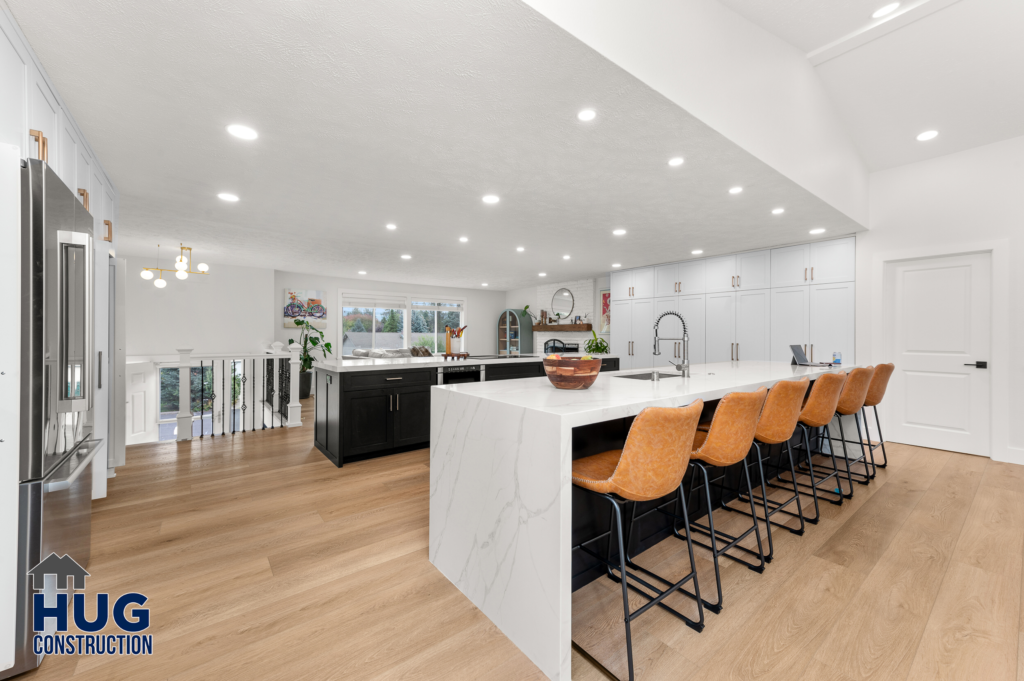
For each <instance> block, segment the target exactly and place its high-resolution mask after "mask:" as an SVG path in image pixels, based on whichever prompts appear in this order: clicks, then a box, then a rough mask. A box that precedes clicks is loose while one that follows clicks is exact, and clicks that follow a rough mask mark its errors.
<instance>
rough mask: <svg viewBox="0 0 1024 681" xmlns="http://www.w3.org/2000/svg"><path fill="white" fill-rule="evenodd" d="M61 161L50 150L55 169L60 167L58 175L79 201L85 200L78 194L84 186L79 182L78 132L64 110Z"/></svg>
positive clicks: (62, 116) (62, 115)
mask: <svg viewBox="0 0 1024 681" xmlns="http://www.w3.org/2000/svg"><path fill="white" fill-rule="evenodd" d="M58 148H59V149H60V162H59V163H57V162H56V160H55V159H54V156H53V151H52V150H51V152H50V161H51V163H52V164H53V168H54V170H57V169H58V168H59V169H60V170H59V171H58V172H57V175H59V176H60V179H62V180H64V184H66V185H67V186H68V189H70V190H71V191H72V192H73V193H74V194H75V196H76V197H78V200H79V202H82V201H83V197H82V196H80V195H79V194H78V188H79V187H83V185H82V184H80V183H79V182H78V149H79V144H78V133H77V132H75V130H74V128H73V127H72V125H71V121H69V120H68V118H67V116H65V115H64V112H63V111H61V112H60V144H59V145H58Z"/></svg>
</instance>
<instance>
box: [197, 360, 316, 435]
mask: <svg viewBox="0 0 1024 681" xmlns="http://www.w3.org/2000/svg"><path fill="white" fill-rule="evenodd" d="M300 349H301V348H300V347H299V345H298V344H296V343H292V344H291V346H289V347H288V348H287V349H286V348H285V347H284V344H283V343H280V342H278V343H274V344H273V345H272V346H271V349H270V350H268V351H266V352H264V353H262V354H251V355H234V354H232V355H193V354H192V350H191V348H184V349H181V348H179V349H178V416H177V421H178V428H177V431H178V435H177V439H178V440H179V441H182V440H191V439H192V438H193V437H199V438H203V437H217V436H223V435H234V434H235V433H244V432H246V431H254V430H268V429H272V428H290V427H293V426H301V425H302V405H301V404H300V403H299V351H300ZM196 398H198V409H197V408H196V401H197V400H196ZM196 416H198V420H197V419H196ZM197 431H198V432H197Z"/></svg>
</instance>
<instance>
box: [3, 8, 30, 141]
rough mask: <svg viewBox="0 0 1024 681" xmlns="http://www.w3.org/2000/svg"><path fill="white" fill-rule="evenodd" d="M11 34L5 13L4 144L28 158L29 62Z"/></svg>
mask: <svg viewBox="0 0 1024 681" xmlns="http://www.w3.org/2000/svg"><path fill="white" fill-rule="evenodd" d="M8 30H9V27H8V25H7V24H6V22H5V17H4V15H3V12H0V144H11V145H14V146H16V147H18V148H20V149H21V155H22V157H23V158H24V157H25V156H26V155H27V151H28V150H27V149H26V146H27V144H28V121H27V119H26V118H25V93H26V92H28V88H27V86H26V78H27V77H28V71H29V69H28V63H29V60H28V57H27V56H26V55H24V53H23V51H22V50H20V49H19V46H18V42H19V41H17V40H14V39H13V35H9V34H8ZM33 149H34V146H33Z"/></svg>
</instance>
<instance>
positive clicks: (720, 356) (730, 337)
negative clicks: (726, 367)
mask: <svg viewBox="0 0 1024 681" xmlns="http://www.w3.org/2000/svg"><path fill="white" fill-rule="evenodd" d="M704 301H705V302H704V320H705V324H706V331H705V334H704V353H705V359H706V360H707V362H708V363H709V364H710V363H712V362H728V361H730V360H732V359H733V358H734V357H735V351H736V294H735V293H734V292H732V291H729V292H720V293H709V294H707V295H706V296H705V297H704Z"/></svg>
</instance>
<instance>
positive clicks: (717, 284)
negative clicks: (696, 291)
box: [704, 255, 736, 293]
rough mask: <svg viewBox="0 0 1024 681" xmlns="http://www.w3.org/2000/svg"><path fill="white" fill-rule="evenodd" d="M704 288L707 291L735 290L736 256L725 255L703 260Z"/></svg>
mask: <svg viewBox="0 0 1024 681" xmlns="http://www.w3.org/2000/svg"><path fill="white" fill-rule="evenodd" d="M704 287H705V288H704V290H705V291H706V292H707V293H719V292H721V291H735V290H736V256H735V255H725V256H722V257H720V258H708V259H706V260H705V261H704Z"/></svg>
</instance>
